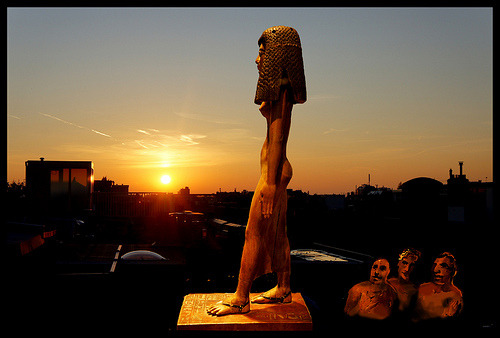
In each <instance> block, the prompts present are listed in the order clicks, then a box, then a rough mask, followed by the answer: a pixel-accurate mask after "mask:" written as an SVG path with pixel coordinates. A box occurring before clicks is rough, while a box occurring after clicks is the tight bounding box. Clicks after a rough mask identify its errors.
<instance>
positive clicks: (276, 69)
mask: <svg viewBox="0 0 500 338" xmlns="http://www.w3.org/2000/svg"><path fill="white" fill-rule="evenodd" d="M258 45H259V56H258V57H257V59H256V60H255V63H256V64H257V69H258V70H259V81H258V83H257V92H256V95H255V100H254V102H255V103H256V104H260V108H259V110H260V112H261V114H262V115H263V116H264V117H265V119H266V121H267V135H266V140H265V142H264V145H263V146H262V150H261V154H260V164H261V176H260V179H259V182H258V183H257V187H256V188H255V193H254V196H253V198H252V202H251V205H250V212H249V216H248V223H247V227H246V230H245V244H244V246H243V252H242V256H241V265H240V273H239V277H238V286H237V288H236V292H235V293H234V294H233V295H231V296H230V297H228V298H227V299H225V300H223V301H221V302H218V303H216V304H214V305H212V306H210V307H208V308H207V313H208V314H209V315H213V316H223V315H230V314H241V313H246V312H248V311H250V299H249V298H250V289H251V286H252V282H253V281H254V279H255V278H257V277H259V276H260V275H263V274H266V273H270V272H276V273H277V277H278V278H277V279H278V284H277V285H276V286H275V287H274V288H272V289H271V290H269V291H267V292H265V293H263V294H262V295H260V296H258V297H256V298H255V299H253V300H252V302H255V303H290V302H291V301H292V293H291V289H290V246H289V243H288V238H287V235H286V211H287V192H286V188H287V186H288V183H289V182H290V179H291V178H292V167H291V165H290V162H289V161H288V159H287V157H286V145H287V141H288V135H289V132H290V123H291V116H292V107H293V105H294V104H296V103H304V102H305V101H306V90H305V77H304V69H303V61H302V48H301V45H300V38H299V35H298V34H297V32H296V31H295V29H293V28H291V27H285V26H276V27H271V28H269V29H267V30H265V31H264V33H262V36H261V37H260V39H259V41H258Z"/></svg>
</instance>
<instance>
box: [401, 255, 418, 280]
mask: <svg viewBox="0 0 500 338" xmlns="http://www.w3.org/2000/svg"><path fill="white" fill-rule="evenodd" d="M420 255H421V254H420V251H418V250H416V249H413V248H409V249H406V250H404V251H403V252H402V253H401V254H400V255H399V261H398V278H399V279H400V280H403V281H406V282H409V281H410V275H411V273H412V271H413V269H414V268H415V263H416V262H417V261H418V259H419V258H420Z"/></svg>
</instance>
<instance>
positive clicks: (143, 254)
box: [121, 250, 167, 261]
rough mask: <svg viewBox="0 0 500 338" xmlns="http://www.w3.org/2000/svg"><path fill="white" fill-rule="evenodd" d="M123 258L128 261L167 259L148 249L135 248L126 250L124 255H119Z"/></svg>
mask: <svg viewBox="0 0 500 338" xmlns="http://www.w3.org/2000/svg"><path fill="white" fill-rule="evenodd" d="M121 259H123V260H130V261H163V260H167V258H165V257H163V256H162V255H160V254H157V253H156V252H153V251H149V250H135V251H130V252H127V253H126V254H125V255H123V256H122V257H121Z"/></svg>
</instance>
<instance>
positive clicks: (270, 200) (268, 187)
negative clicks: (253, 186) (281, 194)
mask: <svg viewBox="0 0 500 338" xmlns="http://www.w3.org/2000/svg"><path fill="white" fill-rule="evenodd" d="M275 197H276V185H272V184H267V183H266V184H264V186H263V187H262V190H261V191H260V203H261V212H262V216H264V218H269V217H270V216H271V214H272V213H273V207H274V199H275Z"/></svg>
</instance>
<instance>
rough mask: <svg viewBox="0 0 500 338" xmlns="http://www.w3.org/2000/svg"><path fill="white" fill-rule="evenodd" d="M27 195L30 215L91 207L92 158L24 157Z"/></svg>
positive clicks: (68, 212)
mask: <svg viewBox="0 0 500 338" xmlns="http://www.w3.org/2000/svg"><path fill="white" fill-rule="evenodd" d="M25 166H26V195H27V196H26V197H27V199H28V206H29V210H30V213H31V216H32V217H47V216H76V215H82V214H83V213H84V211H85V210H89V209H91V208H92V189H93V180H94V168H93V164H92V162H91V161H45V159H44V158H43V157H41V158H40V161H26V163H25Z"/></svg>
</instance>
